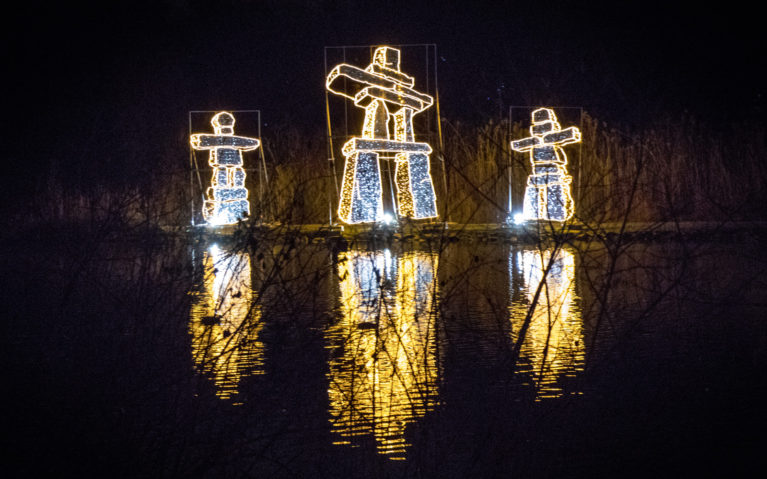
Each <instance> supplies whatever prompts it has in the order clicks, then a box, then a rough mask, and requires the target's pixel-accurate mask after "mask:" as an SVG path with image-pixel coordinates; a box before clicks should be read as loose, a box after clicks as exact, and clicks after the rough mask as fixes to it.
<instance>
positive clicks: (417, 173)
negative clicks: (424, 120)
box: [394, 108, 437, 219]
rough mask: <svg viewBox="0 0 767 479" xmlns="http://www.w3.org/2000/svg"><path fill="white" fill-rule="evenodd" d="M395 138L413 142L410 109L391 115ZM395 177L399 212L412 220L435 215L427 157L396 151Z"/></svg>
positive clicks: (411, 113) (434, 201)
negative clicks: (392, 116)
mask: <svg viewBox="0 0 767 479" xmlns="http://www.w3.org/2000/svg"><path fill="white" fill-rule="evenodd" d="M394 136H395V139H396V140H397V141H403V142H413V141H415V135H413V111H412V110H411V109H409V108H402V109H400V110H399V111H398V112H397V113H395V114H394ZM396 161H397V167H396V170H395V178H396V183H397V202H398V203H399V214H400V216H404V217H411V218H414V219H422V218H432V217H435V216H437V200H436V195H435V194H434V185H432V182H431V173H430V171H429V170H430V169H429V156H428V155H425V154H423V153H398V154H397V156H396Z"/></svg>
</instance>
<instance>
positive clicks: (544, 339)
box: [509, 248, 585, 400]
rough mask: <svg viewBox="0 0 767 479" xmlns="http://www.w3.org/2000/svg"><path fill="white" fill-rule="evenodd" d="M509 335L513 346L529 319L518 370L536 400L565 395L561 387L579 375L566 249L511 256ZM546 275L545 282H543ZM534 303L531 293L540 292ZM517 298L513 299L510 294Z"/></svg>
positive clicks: (579, 335) (571, 263) (577, 326)
mask: <svg viewBox="0 0 767 479" xmlns="http://www.w3.org/2000/svg"><path fill="white" fill-rule="evenodd" d="M509 274H510V275H511V284H512V292H511V293H512V304H511V307H510V309H511V330H512V339H513V341H514V342H515V344H516V342H517V341H518V340H519V338H520V333H521V331H522V329H523V327H524V324H525V320H526V318H528V315H529V325H528V327H527V331H526V332H525V335H524V339H523V342H522V345H521V348H520V350H519V360H518V361H517V370H518V371H519V372H520V373H522V374H526V375H529V377H530V378H531V379H532V381H533V386H534V387H535V388H536V399H538V400H540V399H545V398H555V397H559V396H562V394H563V393H564V389H563V385H562V382H563V381H564V380H566V378H573V377H575V376H576V375H577V374H578V373H579V372H581V371H583V368H584V361H585V348H584V341H583V318H582V315H581V311H580V309H579V308H578V306H577V304H576V303H577V301H578V298H577V297H576V295H575V259H574V257H573V254H572V253H571V252H570V251H568V250H566V249H561V248H560V249H558V250H557V252H556V255H554V256H553V257H552V251H550V250H537V249H535V250H521V251H516V252H514V251H512V253H511V255H510V256H509ZM544 276H545V280H544ZM539 287H540V291H539V293H538V299H537V301H536V300H535V295H536V291H538V290H539ZM515 290H516V291H519V292H520V293H521V294H520V295H519V296H518V297H517V298H514V297H513V296H514V292H515Z"/></svg>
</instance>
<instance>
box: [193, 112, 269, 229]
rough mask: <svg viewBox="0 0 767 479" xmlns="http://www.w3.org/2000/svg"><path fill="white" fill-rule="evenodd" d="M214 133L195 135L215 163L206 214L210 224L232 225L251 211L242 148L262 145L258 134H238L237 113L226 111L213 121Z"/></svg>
mask: <svg viewBox="0 0 767 479" xmlns="http://www.w3.org/2000/svg"><path fill="white" fill-rule="evenodd" d="M210 124H211V125H213V134H212V135H211V134H206V133H202V134H195V135H192V137H191V140H190V143H191V144H192V148H194V149H195V150H208V151H209V157H208V164H209V165H210V166H212V167H213V178H211V186H210V187H209V188H208V190H207V192H206V193H205V196H206V200H205V202H204V203H203V207H202V215H203V217H204V218H205V221H207V222H208V224H210V225H229V224H234V223H237V222H238V221H239V220H241V219H244V218H246V217H247V216H248V215H250V203H248V190H247V188H245V170H244V169H243V168H242V165H243V162H242V152H243V151H251V150H255V149H256V148H258V146H259V145H260V143H261V142H260V141H259V140H257V139H255V138H247V137H244V136H235V135H234V115H232V114H231V113H229V112H225V111H222V112H220V113H216V115H215V116H214V117H213V119H212V120H211V121H210Z"/></svg>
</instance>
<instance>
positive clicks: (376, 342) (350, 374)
mask: <svg viewBox="0 0 767 479" xmlns="http://www.w3.org/2000/svg"><path fill="white" fill-rule="evenodd" d="M436 272H437V255H436V254H431V253H423V252H412V253H404V254H402V255H401V256H400V257H399V258H398V259H397V258H396V257H392V255H391V253H390V252H389V250H384V251H374V252H368V251H350V252H348V253H341V254H340V255H339V267H338V273H339V276H340V278H341V279H340V290H341V301H342V304H341V312H342V315H341V318H340V320H339V322H338V323H337V324H335V325H333V326H332V327H331V328H329V329H328V331H327V337H328V343H329V348H330V350H331V358H330V372H329V389H328V394H329V399H330V416H331V418H330V421H331V424H332V426H331V429H332V431H333V432H334V433H336V434H338V435H340V436H341V437H342V438H343V439H342V440H340V441H338V442H337V444H352V440H351V439H350V438H352V437H355V436H363V435H370V434H371V433H372V435H373V436H374V437H375V440H376V442H377V446H378V451H379V453H381V454H386V455H388V457H389V458H390V459H404V458H405V450H406V448H407V446H408V444H407V443H406V441H405V428H406V426H407V425H408V424H410V423H412V422H414V421H415V420H417V419H418V418H420V417H423V415H424V414H425V413H426V412H427V411H430V410H432V409H433V408H434V407H435V406H436V403H437V375H438V373H437V368H438V365H437V354H436V337H435V330H434V327H435V314H434V312H435V304H434V303H435V301H434V294H435V293H436V285H437V283H436Z"/></svg>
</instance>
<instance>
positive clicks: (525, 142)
mask: <svg viewBox="0 0 767 479" xmlns="http://www.w3.org/2000/svg"><path fill="white" fill-rule="evenodd" d="M530 133H531V134H532V136H530V137H528V138H524V139H522V140H517V141H512V142H511V148H512V149H513V150H514V151H520V152H525V151H529V152H530V161H531V162H532V166H533V172H532V174H531V175H530V176H529V177H528V178H527V188H526V189H525V202H524V207H523V210H522V215H523V218H524V219H526V220H549V221H567V220H568V219H570V218H571V217H572V216H573V212H574V211H575V206H574V204H573V197H572V195H571V194H570V183H572V181H573V178H572V176H570V175H568V174H567V168H565V166H566V165H567V155H565V152H564V151H563V150H562V147H563V146H564V145H568V144H570V143H577V142H579V141H581V132H580V130H578V128H576V127H574V126H572V127H570V128H566V129H564V130H563V129H561V127H560V126H559V122H557V116H556V115H555V114H554V110H552V109H550V108H539V109H537V110H535V111H533V124H532V126H530Z"/></svg>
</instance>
